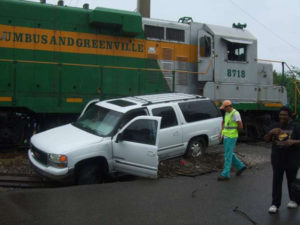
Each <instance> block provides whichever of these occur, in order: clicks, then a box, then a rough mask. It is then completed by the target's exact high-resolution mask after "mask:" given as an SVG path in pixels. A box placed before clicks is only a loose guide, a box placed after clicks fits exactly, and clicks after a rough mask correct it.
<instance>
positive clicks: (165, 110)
mask: <svg viewBox="0 0 300 225" xmlns="http://www.w3.org/2000/svg"><path fill="white" fill-rule="evenodd" d="M152 113H153V116H160V117H161V125H160V129H163V128H167V127H173V126H176V125H178V122H177V117H176V115H175V112H174V109H173V108H172V107H162V108H156V109H152Z"/></svg>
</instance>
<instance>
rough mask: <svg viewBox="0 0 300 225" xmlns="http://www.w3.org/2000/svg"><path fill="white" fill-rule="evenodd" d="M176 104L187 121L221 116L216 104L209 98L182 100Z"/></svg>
mask: <svg viewBox="0 0 300 225" xmlns="http://www.w3.org/2000/svg"><path fill="white" fill-rule="evenodd" d="M178 105H179V107H180V109H181V111H182V113H183V116H184V118H185V120H186V122H188V123H191V122H195V121H200V120H205V119H211V118H216V117H220V116H221V112H220V111H219V110H218V109H217V107H216V105H215V104H214V103H213V102H212V101H209V100H208V101H206V100H204V101H203V100H202V101H192V102H182V103H179V104H178Z"/></svg>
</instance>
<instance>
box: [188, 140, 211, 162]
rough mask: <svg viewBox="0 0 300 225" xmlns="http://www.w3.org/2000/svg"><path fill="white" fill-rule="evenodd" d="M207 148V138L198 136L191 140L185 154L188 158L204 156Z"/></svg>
mask: <svg viewBox="0 0 300 225" xmlns="http://www.w3.org/2000/svg"><path fill="white" fill-rule="evenodd" d="M205 150H206V141H205V139H204V138H203V137H196V138H193V139H192V140H190V142H189V144H188V147H187V150H186V154H185V155H186V157H187V158H197V157H201V156H203V155H204V154H205Z"/></svg>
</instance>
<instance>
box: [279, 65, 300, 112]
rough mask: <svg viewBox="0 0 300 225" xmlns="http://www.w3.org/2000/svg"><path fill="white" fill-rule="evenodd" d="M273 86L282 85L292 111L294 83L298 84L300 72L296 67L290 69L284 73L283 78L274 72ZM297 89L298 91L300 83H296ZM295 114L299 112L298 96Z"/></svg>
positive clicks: (299, 97)
mask: <svg viewBox="0 0 300 225" xmlns="http://www.w3.org/2000/svg"><path fill="white" fill-rule="evenodd" d="M273 78H274V84H276V85H283V86H284V87H285V88H286V90H287V97H288V104H289V105H290V106H291V108H293V109H294V99H295V93H294V91H295V81H298V82H300V70H299V68H297V67H294V66H293V67H292V68H291V70H288V71H286V72H285V74H284V77H282V73H278V72H276V71H275V70H274V72H273ZM297 86H298V89H299V90H300V83H297ZM297 96H298V97H297V108H298V110H297V112H298V114H299V112H300V110H299V109H300V94H299V93H298V95H297Z"/></svg>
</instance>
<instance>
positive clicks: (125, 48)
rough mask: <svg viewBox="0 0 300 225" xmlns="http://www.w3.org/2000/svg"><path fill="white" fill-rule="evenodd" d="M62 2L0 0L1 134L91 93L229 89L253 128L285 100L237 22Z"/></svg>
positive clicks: (66, 112) (41, 125)
mask: <svg viewBox="0 0 300 225" xmlns="http://www.w3.org/2000/svg"><path fill="white" fill-rule="evenodd" d="M61 2H62V1H59V3H60V4H58V5H50V4H46V3H45V1H41V2H40V3H36V2H30V1H23V0H0V8H1V14H0V53H1V54H0V143H2V144H4V143H9V144H18V145H20V144H22V143H24V142H26V141H27V140H28V138H29V137H30V136H31V135H32V133H33V132H35V131H36V130H40V129H46V128H49V127H51V126H55V125H57V124H62V123H67V122H70V121H72V120H75V119H76V117H77V115H78V113H79V112H80V111H81V110H82V109H83V107H84V105H85V104H86V103H87V102H89V101H90V100H92V99H95V98H96V99H108V98H115V97H120V96H131V95H139V94H150V93H162V92H174V91H176V92H184V93H191V94H200V95H204V96H206V97H209V98H211V99H212V100H214V101H215V102H216V104H220V102H221V101H222V100H224V99H231V100H232V101H233V102H234V104H235V107H236V108H237V109H239V110H240V111H241V113H242V116H243V117H244V120H245V121H247V122H246V128H247V129H246V132H249V133H250V132H252V133H254V134H255V135H261V133H262V131H261V130H262V129H263V127H264V125H265V124H264V122H265V121H268V119H269V117H270V115H272V111H274V110H276V109H278V107H280V106H282V105H283V104H286V102H287V96H286V90H285V89H284V88H283V87H279V86H274V85H273V76H272V65H269V64H263V63H259V62H257V40H256V38H255V37H254V36H253V35H252V34H250V33H249V32H248V31H246V30H244V27H243V26H235V27H233V28H227V27H221V26H215V25H208V24H203V23H197V22H194V21H193V20H192V18H189V17H183V18H181V19H180V20H179V21H178V22H177V21H176V22H174V21H173V22H172V21H164V20H155V19H151V18H143V17H142V16H141V15H140V14H139V13H136V12H129V11H122V10H113V9H106V8H95V9H88V7H84V8H75V7H67V6H63V5H62V4H61ZM254 118H255V119H254ZM257 118H260V119H257ZM253 130H254V131H255V132H253Z"/></svg>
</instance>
